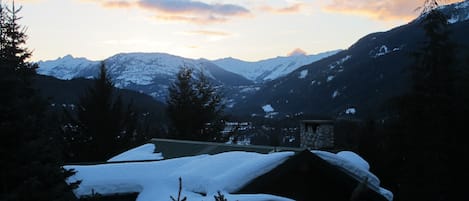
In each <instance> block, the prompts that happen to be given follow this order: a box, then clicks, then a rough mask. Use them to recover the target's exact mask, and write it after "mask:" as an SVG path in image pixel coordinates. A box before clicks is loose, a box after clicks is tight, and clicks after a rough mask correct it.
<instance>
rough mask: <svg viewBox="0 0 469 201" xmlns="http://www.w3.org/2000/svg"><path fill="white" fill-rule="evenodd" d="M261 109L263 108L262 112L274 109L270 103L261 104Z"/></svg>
mask: <svg viewBox="0 0 469 201" xmlns="http://www.w3.org/2000/svg"><path fill="white" fill-rule="evenodd" d="M262 110H264V112H266V113H269V112H273V111H275V110H274V108H273V107H272V105H270V104H267V105H264V106H262Z"/></svg>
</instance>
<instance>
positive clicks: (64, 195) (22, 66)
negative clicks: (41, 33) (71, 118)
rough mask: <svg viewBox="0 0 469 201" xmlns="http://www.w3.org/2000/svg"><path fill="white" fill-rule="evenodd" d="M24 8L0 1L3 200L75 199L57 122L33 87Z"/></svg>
mask: <svg viewBox="0 0 469 201" xmlns="http://www.w3.org/2000/svg"><path fill="white" fill-rule="evenodd" d="M20 10H21V8H17V7H15V4H14V2H13V3H12V6H11V8H9V7H6V6H4V5H3V4H0V42H1V43H0V90H1V91H2V93H1V94H0V136H1V139H2V140H1V141H0V164H2V165H1V170H0V200H35V201H37V200H44V201H46V200H73V199H75V197H74V195H73V193H72V192H71V190H72V189H73V188H74V187H76V184H72V185H68V184H67V183H66V181H65V180H66V178H67V177H69V176H70V175H72V174H73V172H72V171H66V170H65V169H63V168H62V166H61V165H62V162H61V151H60V149H59V148H60V146H59V144H57V142H58V137H59V136H58V135H57V134H58V129H57V128H58V127H54V125H55V124H54V122H53V121H51V118H50V115H49V113H48V112H47V110H46V109H47V108H46V107H47V103H46V101H44V100H43V99H41V98H40V96H39V95H38V94H37V92H36V91H35V90H34V89H33V88H32V86H31V78H32V77H33V76H34V75H35V69H36V68H37V66H36V65H35V64H32V63H30V62H28V61H27V59H28V58H29V57H30V56H31V52H30V51H29V50H27V49H26V48H25V47H24V45H25V43H26V34H25V29H24V27H23V26H21V25H20V24H19V23H18V21H19V20H20V19H21V18H20V17H18V13H19V12H20Z"/></svg>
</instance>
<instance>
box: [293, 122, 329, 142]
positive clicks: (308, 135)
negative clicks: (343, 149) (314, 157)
mask: <svg viewBox="0 0 469 201" xmlns="http://www.w3.org/2000/svg"><path fill="white" fill-rule="evenodd" d="M300 147H301V148H306V149H327V148H333V147H334V121H333V120H303V121H301V125H300Z"/></svg>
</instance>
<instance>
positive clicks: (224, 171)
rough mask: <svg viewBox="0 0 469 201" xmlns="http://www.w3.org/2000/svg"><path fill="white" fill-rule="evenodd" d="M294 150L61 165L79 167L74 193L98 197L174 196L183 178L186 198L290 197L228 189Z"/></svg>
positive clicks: (148, 200)
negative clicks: (132, 195)
mask: <svg viewBox="0 0 469 201" xmlns="http://www.w3.org/2000/svg"><path fill="white" fill-rule="evenodd" d="M293 154H294V153H293V152H277V153H271V154H259V153H252V152H239V151H236V152H225V153H221V154H216V155H199V156H191V157H181V158H175V159H168V160H161V161H154V162H128V163H112V164H101V165H80V166H77V165H71V166H64V168H65V169H75V171H77V173H76V174H75V175H73V176H71V177H70V178H69V180H68V182H74V181H77V180H81V181H82V182H81V184H80V186H79V187H78V188H77V189H75V191H74V192H75V194H76V195H77V196H84V195H90V194H92V192H96V193H99V194H102V195H109V194H115V193H129V192H139V195H138V197H137V201H155V200H169V196H177V193H178V186H179V184H178V178H179V177H181V178H182V196H186V197H187V199H188V200H195V201H197V200H207V199H209V200H211V199H213V196H214V195H216V194H217V192H218V191H220V192H222V193H223V194H225V196H226V197H227V198H228V199H229V200H239V201H267V200H271V201H292V200H291V199H287V198H282V197H277V196H273V195H264V194H255V195H238V194H236V195H234V194H233V195H231V194H230V193H231V192H235V191H237V190H239V189H240V188H241V187H243V186H244V185H246V184H247V183H249V182H250V181H251V180H253V179H255V178H257V177H258V176H260V175H263V174H264V173H266V172H269V171H270V170H272V169H274V168H275V167H277V166H278V165H280V164H281V163H283V162H284V161H285V160H287V159H288V157H290V156H292V155H293ZM202 194H206V196H203V195H202Z"/></svg>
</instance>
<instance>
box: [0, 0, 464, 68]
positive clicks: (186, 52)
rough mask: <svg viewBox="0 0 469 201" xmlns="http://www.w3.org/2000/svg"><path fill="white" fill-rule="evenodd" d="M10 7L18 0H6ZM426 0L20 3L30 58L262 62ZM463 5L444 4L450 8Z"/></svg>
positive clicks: (375, 26) (342, 45) (307, 49)
mask: <svg viewBox="0 0 469 201" xmlns="http://www.w3.org/2000/svg"><path fill="white" fill-rule="evenodd" d="M0 1H2V2H3V3H4V4H5V3H6V4H9V3H11V2H12V0H0ZM424 1H425V0H16V1H15V2H16V5H17V6H22V11H21V12H20V14H19V15H20V16H22V17H23V18H22V20H21V21H20V23H21V24H22V25H24V26H25V27H26V28H27V32H26V33H27V35H28V41H27V47H28V48H29V49H30V50H32V51H33V56H32V61H40V60H43V61H45V60H53V59H57V58H59V57H63V56H65V55H68V54H71V55H73V56H74V57H86V58H88V59H91V60H103V59H106V58H107V57H110V56H112V55H114V54H117V53H123V52H164V53H169V54H173V55H178V56H182V57H187V58H193V59H198V58H206V59H219V58H226V57H234V58H238V59H242V60H246V61H258V60H262V59H267V58H273V57H277V56H287V55H289V54H291V53H293V52H297V53H298V52H303V53H306V54H317V53H320V52H325V51H330V50H337V49H346V48H348V47H349V46H351V45H352V44H353V43H354V42H356V41H357V40H358V39H360V38H361V37H363V36H365V35H367V34H369V33H373V32H380V31H387V30H389V29H391V28H393V27H396V26H400V25H404V24H406V23H408V22H410V21H411V20H412V19H414V18H415V17H416V16H418V15H419V11H418V10H416V9H417V8H418V7H419V6H421V5H422V4H423V2H424ZM459 1H460V0H446V1H442V3H444V4H448V3H452V2H459Z"/></svg>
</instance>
